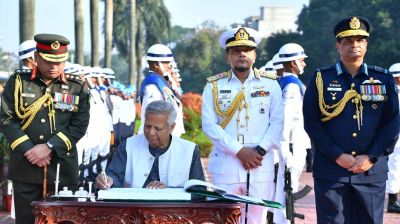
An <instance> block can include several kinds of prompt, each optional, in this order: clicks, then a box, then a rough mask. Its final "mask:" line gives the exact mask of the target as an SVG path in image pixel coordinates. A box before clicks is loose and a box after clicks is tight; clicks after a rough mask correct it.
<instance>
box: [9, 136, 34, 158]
mask: <svg viewBox="0 0 400 224" xmlns="http://www.w3.org/2000/svg"><path fill="white" fill-rule="evenodd" d="M33 146H34V145H33V143H32V142H31V141H30V139H29V137H28V135H23V136H21V137H19V138H17V139H16V140H14V141H13V142H12V143H11V144H10V148H11V150H12V152H21V153H22V155H24V154H25V152H27V151H28V150H29V149H31V148H32V147H33Z"/></svg>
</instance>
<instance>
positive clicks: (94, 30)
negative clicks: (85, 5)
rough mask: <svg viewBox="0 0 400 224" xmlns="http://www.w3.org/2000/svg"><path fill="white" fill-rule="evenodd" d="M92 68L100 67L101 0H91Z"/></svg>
mask: <svg viewBox="0 0 400 224" xmlns="http://www.w3.org/2000/svg"><path fill="white" fill-rule="evenodd" d="M90 35H91V37H90V38H91V48H92V49H91V52H92V55H91V56H92V61H91V66H92V67H93V66H99V0H90Z"/></svg>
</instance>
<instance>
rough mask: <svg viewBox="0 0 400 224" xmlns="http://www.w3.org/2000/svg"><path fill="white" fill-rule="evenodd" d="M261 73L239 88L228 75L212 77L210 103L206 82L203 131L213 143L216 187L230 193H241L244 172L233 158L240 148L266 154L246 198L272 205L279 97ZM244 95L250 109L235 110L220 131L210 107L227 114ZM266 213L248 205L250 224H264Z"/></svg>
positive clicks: (280, 114) (275, 86) (280, 117)
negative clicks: (214, 88)
mask: <svg viewBox="0 0 400 224" xmlns="http://www.w3.org/2000/svg"><path fill="white" fill-rule="evenodd" d="M260 73H261V72H260V71H257V70H252V71H251V72H250V74H249V76H248V78H247V79H246V81H245V82H244V83H243V84H242V83H241V81H240V80H239V79H238V78H237V77H236V76H235V74H233V72H232V71H230V72H228V73H221V74H219V75H216V76H214V77H210V78H209V79H208V80H209V81H211V79H212V78H215V79H217V81H216V83H217V88H218V90H217V94H218V98H217V99H215V100H214V97H213V84H212V83H208V84H207V85H206V87H205V89H204V92H203V105H202V127H203V131H204V132H205V134H206V135H207V136H208V137H209V138H210V139H211V140H212V142H213V144H214V148H213V150H212V152H211V154H210V160H209V166H208V170H209V172H210V173H211V174H212V179H213V182H214V184H216V185H218V186H220V187H223V188H225V189H226V190H228V191H229V192H231V193H236V194H242V195H243V194H245V193H246V180H247V178H246V177H247V171H246V170H245V169H244V167H243V165H242V163H241V162H240V160H239V159H238V158H237V157H236V154H237V153H238V152H239V150H240V149H241V148H242V147H255V146H257V145H260V146H261V147H262V148H264V149H265V150H266V151H267V153H266V154H265V156H264V159H263V161H262V166H260V167H258V168H256V169H253V170H251V171H250V174H251V175H250V191H249V195H250V196H254V197H258V198H262V199H266V200H272V199H273V197H274V193H275V190H274V188H275V184H274V182H273V180H274V158H273V150H274V149H278V148H279V139H280V138H281V132H282V129H283V106H282V92H281V88H280V86H279V84H278V83H277V81H276V80H273V79H270V78H265V77H261V76H260ZM263 74H265V73H263ZM242 90H243V91H244V93H245V100H246V102H247V103H248V105H249V106H248V111H247V112H246V109H245V108H243V109H242V111H241V112H238V111H236V112H235V114H234V115H233V117H232V120H231V121H230V122H229V123H228V124H227V126H226V127H225V128H222V127H221V126H220V125H219V123H220V122H221V117H220V116H219V115H218V114H217V113H216V110H215V106H214V104H215V103H216V104H218V106H219V107H220V108H221V110H222V111H225V110H227V109H228V108H229V107H230V106H231V103H232V102H233V99H234V98H235V96H236V95H237V94H238V93H239V92H240V91H242ZM214 101H216V102H214ZM246 114H247V115H248V120H247V122H246V116H247V115H246ZM238 118H239V120H240V124H238V123H237V119H238ZM266 213H267V209H266V208H264V207H261V206H251V205H250V206H249V212H248V223H249V224H253V223H254V224H255V223H257V224H263V223H265V222H266ZM243 214H244V211H243Z"/></svg>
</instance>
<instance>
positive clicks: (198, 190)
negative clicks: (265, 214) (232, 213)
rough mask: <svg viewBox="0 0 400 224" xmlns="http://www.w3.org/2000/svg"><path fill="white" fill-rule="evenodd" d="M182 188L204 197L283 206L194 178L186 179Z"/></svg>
mask: <svg viewBox="0 0 400 224" xmlns="http://www.w3.org/2000/svg"><path fill="white" fill-rule="evenodd" d="M183 189H184V190H186V191H187V192H190V193H192V194H196V195H201V196H206V197H210V198H216V199H223V200H229V201H236V202H242V203H247V204H255V205H261V206H265V207H271V208H284V206H283V205H281V204H280V203H278V202H275V201H267V200H262V199H259V198H254V197H249V196H244V195H237V194H232V193H228V192H226V190H224V189H222V188H220V187H218V186H215V185H213V184H211V183H208V182H205V181H201V180H195V179H192V180H188V181H186V182H185V185H184V187H183Z"/></svg>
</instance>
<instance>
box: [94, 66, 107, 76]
mask: <svg viewBox="0 0 400 224" xmlns="http://www.w3.org/2000/svg"><path fill="white" fill-rule="evenodd" d="M92 73H93V75H94V76H95V77H104V73H103V69H102V68H100V67H99V66H95V67H93V68H92Z"/></svg>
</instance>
